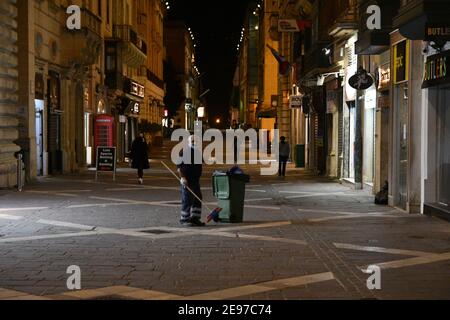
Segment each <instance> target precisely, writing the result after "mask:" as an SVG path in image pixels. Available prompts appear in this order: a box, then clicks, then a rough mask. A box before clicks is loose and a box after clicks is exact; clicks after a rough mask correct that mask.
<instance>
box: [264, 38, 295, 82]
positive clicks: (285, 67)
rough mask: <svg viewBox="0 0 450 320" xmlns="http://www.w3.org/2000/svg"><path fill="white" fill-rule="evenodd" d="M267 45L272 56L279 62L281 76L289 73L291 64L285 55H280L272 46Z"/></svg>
mask: <svg viewBox="0 0 450 320" xmlns="http://www.w3.org/2000/svg"><path fill="white" fill-rule="evenodd" d="M267 47H268V48H269V49H270V51H271V52H272V54H273V56H274V57H275V59H277V61H278V63H279V64H280V68H279V72H280V74H281V75H283V76H287V75H288V74H289V72H290V71H291V68H292V66H291V64H290V63H289V61H287V59H286V58H285V57H283V56H282V55H280V54H279V53H278V51H277V50H275V49H274V48H272V47H271V46H269V45H267Z"/></svg>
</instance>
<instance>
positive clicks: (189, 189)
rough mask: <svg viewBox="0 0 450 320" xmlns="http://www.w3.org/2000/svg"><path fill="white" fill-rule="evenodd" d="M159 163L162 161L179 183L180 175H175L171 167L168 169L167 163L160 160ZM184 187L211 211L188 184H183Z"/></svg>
mask: <svg viewBox="0 0 450 320" xmlns="http://www.w3.org/2000/svg"><path fill="white" fill-rule="evenodd" d="M161 163H162V164H163V166H164V167H166V169H167V170H169V172H170V173H172V175H173V176H174V177H175V178H176V179H177V180H178V181H179V182H180V183H181V179H180V177H178V175H177V174H176V173H175V172H174V171H173V170H172V169H170V168H169V166H168V165H167V164H165V163H164V161H161ZM184 187H185V188H186V189H188V191H189V192H190V193H191V194H192V195H193V196H194V197H195V198H197V200H198V201H200V203H201V204H203V205H204V206H205V208H206V209H207V210H208V211H211V209H210V208H209V207H208V205H207V204H206V203H205V202H203V200H202V199H200V197H199V196H197V195H196V194H195V192H194V191H192V190H191V188H189V187H188V186H184ZM211 212H212V211H211ZM211 212H210V213H211Z"/></svg>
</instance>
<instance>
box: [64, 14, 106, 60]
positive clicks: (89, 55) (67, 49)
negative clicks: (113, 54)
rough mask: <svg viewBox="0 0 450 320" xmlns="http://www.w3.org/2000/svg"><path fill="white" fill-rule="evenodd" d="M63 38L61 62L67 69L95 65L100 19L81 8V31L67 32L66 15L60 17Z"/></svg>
mask: <svg viewBox="0 0 450 320" xmlns="http://www.w3.org/2000/svg"><path fill="white" fill-rule="evenodd" d="M61 16H62V17H63V18H64V19H63V20H62V21H61V25H62V28H63V30H64V31H63V36H62V37H61V60H62V63H63V65H66V66H68V67H71V68H73V67H82V66H89V65H92V64H95V62H96V61H97V60H98V58H99V55H100V51H101V47H102V36H101V25H102V21H101V19H100V18H99V17H98V16H96V15H95V14H94V13H92V12H90V11H89V10H87V9H85V8H83V9H82V10H81V29H80V30H69V29H68V28H67V27H66V17H67V15H66V14H63V15H61Z"/></svg>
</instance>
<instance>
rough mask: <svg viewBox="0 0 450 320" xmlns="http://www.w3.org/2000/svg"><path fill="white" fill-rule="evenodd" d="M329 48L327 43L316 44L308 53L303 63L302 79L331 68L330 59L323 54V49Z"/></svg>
mask: <svg viewBox="0 0 450 320" xmlns="http://www.w3.org/2000/svg"><path fill="white" fill-rule="evenodd" d="M327 46H329V43H327V42H321V43H318V44H317V46H315V47H314V48H313V49H312V50H311V51H310V52H308V53H307V54H306V56H305V59H304V61H303V68H302V69H303V72H302V73H303V77H304V78H305V79H306V78H309V77H311V76H315V75H316V74H318V73H322V72H324V71H328V70H329V68H330V67H331V66H332V64H331V63H330V58H329V57H328V56H326V55H325V54H324V53H323V48H326V47H327Z"/></svg>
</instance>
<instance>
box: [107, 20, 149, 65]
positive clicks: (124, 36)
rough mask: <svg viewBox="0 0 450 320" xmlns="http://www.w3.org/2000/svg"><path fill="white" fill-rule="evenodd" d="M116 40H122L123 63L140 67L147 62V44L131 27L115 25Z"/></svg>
mask: <svg viewBox="0 0 450 320" xmlns="http://www.w3.org/2000/svg"><path fill="white" fill-rule="evenodd" d="M113 32H114V38H116V39H118V40H120V44H121V52H122V62H123V63H125V64H127V65H129V66H131V67H135V68H137V67H140V66H142V65H143V64H145V62H146V61H147V43H146V42H145V41H144V40H143V39H142V38H141V37H139V35H138V33H137V32H136V31H135V30H134V29H133V28H132V27H131V26H129V25H115V26H114V31H113Z"/></svg>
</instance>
